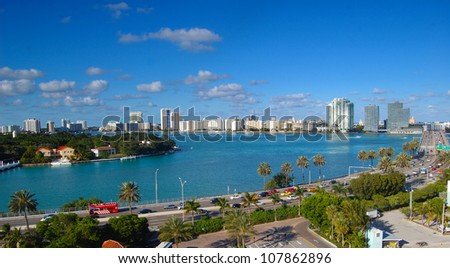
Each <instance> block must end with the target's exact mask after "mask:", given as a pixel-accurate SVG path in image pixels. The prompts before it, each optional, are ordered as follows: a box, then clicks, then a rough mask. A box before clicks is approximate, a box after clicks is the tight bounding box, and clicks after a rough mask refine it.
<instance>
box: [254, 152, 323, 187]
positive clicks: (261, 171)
mask: <svg viewBox="0 0 450 268" xmlns="http://www.w3.org/2000/svg"><path fill="white" fill-rule="evenodd" d="M313 163H314V165H315V166H316V167H317V168H318V170H319V180H321V179H322V167H323V166H325V164H326V161H325V157H324V156H323V155H322V154H317V155H315V156H314V157H313ZM296 165H297V167H298V168H301V170H302V181H303V183H305V182H306V181H305V169H307V168H309V167H310V161H309V159H308V157H306V156H304V155H302V156H299V157H298V158H297V162H296ZM256 172H257V173H258V175H259V176H261V177H263V178H264V187H263V189H264V188H265V186H266V177H267V176H270V175H271V174H272V167H271V166H270V165H269V164H268V163H267V162H262V163H260V164H259V165H258V168H257V170H256ZM292 172H294V169H293V168H292V165H291V163H289V162H285V163H283V164H282V165H281V173H283V174H284V175H285V177H286V186H287V184H288V181H289V176H290V174H292Z"/></svg>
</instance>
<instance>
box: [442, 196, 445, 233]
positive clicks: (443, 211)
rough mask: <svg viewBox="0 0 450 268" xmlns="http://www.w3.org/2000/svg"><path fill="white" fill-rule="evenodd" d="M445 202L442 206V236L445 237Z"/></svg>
mask: <svg viewBox="0 0 450 268" xmlns="http://www.w3.org/2000/svg"><path fill="white" fill-rule="evenodd" d="M444 224H445V202H444V204H443V205H442V235H444V231H445V226H444Z"/></svg>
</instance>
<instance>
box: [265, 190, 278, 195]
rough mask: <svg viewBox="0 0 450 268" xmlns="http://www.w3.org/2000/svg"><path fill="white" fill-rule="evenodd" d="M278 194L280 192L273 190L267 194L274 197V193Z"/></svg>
mask: <svg viewBox="0 0 450 268" xmlns="http://www.w3.org/2000/svg"><path fill="white" fill-rule="evenodd" d="M277 192H278V191H277V189H272V190H270V191H268V192H267V193H268V194H269V195H273V194H274V193H277Z"/></svg>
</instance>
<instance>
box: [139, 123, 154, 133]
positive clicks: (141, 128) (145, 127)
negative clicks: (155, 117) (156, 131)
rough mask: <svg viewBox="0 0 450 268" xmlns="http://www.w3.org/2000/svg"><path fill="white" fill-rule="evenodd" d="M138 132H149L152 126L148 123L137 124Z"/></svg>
mask: <svg viewBox="0 0 450 268" xmlns="http://www.w3.org/2000/svg"><path fill="white" fill-rule="evenodd" d="M138 130H139V131H149V130H152V125H151V124H150V123H138Z"/></svg>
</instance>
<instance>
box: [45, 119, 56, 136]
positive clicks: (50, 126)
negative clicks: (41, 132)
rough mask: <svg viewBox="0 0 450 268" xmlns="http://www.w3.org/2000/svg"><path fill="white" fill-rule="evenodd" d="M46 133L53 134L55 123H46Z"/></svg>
mask: <svg viewBox="0 0 450 268" xmlns="http://www.w3.org/2000/svg"><path fill="white" fill-rule="evenodd" d="M47 132H48V133H53V132H55V122H53V121H47Z"/></svg>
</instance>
